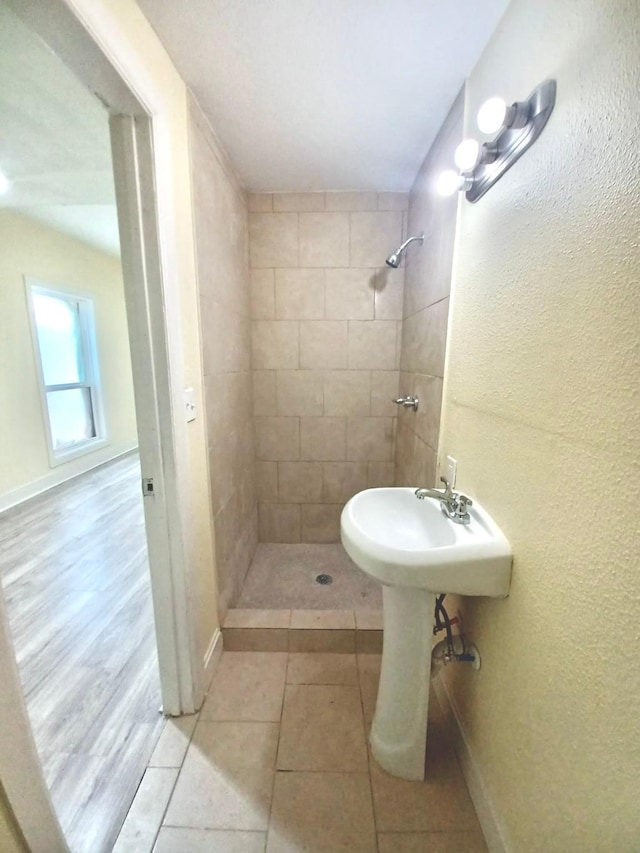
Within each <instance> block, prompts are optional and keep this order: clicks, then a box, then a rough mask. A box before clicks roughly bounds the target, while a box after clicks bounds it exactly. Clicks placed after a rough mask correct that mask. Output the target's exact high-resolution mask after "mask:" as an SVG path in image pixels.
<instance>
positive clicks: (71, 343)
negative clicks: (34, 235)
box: [27, 281, 105, 465]
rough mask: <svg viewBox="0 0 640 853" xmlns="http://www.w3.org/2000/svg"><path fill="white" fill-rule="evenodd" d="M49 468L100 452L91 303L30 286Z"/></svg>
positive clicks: (101, 440)
mask: <svg viewBox="0 0 640 853" xmlns="http://www.w3.org/2000/svg"><path fill="white" fill-rule="evenodd" d="M27 292H28V295H29V304H30V308H31V320H32V328H33V337H34V345H35V350H36V356H37V360H38V364H39V380H40V393H41V397H42V409H43V413H44V418H45V427H46V432H47V439H48V443H49V457H50V462H51V465H57V464H59V463H61V462H66V461H67V460H68V459H70V458H73V457H75V456H80V455H81V454H83V453H89V452H91V451H92V450H96V449H97V448H96V445H98V444H103V443H105V442H104V439H105V436H104V427H103V419H102V403H101V399H100V385H99V379H98V362H97V356H96V344H95V322H94V316H93V302H92V300H91V299H88V298H86V297H84V296H76V295H74V294H72V293H65V292H63V291H60V290H53V289H52V288H49V287H44V286H41V285H39V284H34V283H33V282H30V281H28V282H27Z"/></svg>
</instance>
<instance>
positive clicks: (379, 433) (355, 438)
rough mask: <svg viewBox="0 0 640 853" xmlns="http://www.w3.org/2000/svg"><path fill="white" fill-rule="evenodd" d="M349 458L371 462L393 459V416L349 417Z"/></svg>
mask: <svg viewBox="0 0 640 853" xmlns="http://www.w3.org/2000/svg"><path fill="white" fill-rule="evenodd" d="M347 459H349V460H353V461H358V460H366V461H369V462H391V461H393V420H392V418H349V420H348V426H347Z"/></svg>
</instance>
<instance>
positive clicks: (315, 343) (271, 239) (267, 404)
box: [191, 95, 463, 618]
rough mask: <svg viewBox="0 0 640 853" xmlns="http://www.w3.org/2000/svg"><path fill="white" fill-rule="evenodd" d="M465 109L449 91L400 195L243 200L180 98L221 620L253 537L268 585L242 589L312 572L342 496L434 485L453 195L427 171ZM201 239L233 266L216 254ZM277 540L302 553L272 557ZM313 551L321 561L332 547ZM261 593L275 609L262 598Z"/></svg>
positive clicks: (333, 535)
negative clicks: (396, 261)
mask: <svg viewBox="0 0 640 853" xmlns="http://www.w3.org/2000/svg"><path fill="white" fill-rule="evenodd" d="M462 106H463V100H462V95H461V96H460V97H459V98H458V100H457V101H456V103H455V104H454V106H453V108H452V110H451V113H450V115H449V117H448V118H447V120H446V121H445V123H444V125H443V128H442V130H441V132H440V134H439V136H438V137H437V139H436V140H435V142H434V144H433V146H432V148H431V150H430V152H429V154H428V155H427V157H426V159H425V161H424V164H423V166H422V169H421V171H420V173H419V175H418V177H417V178H416V182H415V184H414V187H413V189H412V192H411V193H410V194H409V193H394V192H357V193H356V192H308V193H306V192H305V193H284V192H283V193H278V192H272V193H259V194H249V195H248V196H247V195H246V194H245V193H244V192H243V190H242V188H241V186H240V183H239V182H238V180H237V178H236V176H235V174H234V172H233V168H232V167H231V165H230V164H229V162H228V161H227V159H226V157H225V156H224V154H223V153H222V152H221V151H220V148H219V146H218V144H217V141H216V138H215V135H214V134H213V133H212V132H211V130H210V129H209V127H208V125H207V123H206V120H205V119H204V117H203V115H202V113H201V112H200V110H199V107H198V106H197V104H196V103H195V102H193V103H192V105H191V135H192V152H193V153H192V156H193V168H194V187H195V190H194V191H195V193H196V202H197V203H196V239H197V247H198V279H199V287H200V311H201V322H202V328H203V340H204V345H203V370H204V375H205V383H206V407H207V424H208V439H209V475H210V480H211V487H212V501H213V506H212V512H213V516H214V527H215V538H216V562H217V567H218V586H219V600H220V610H221V616H222V617H223V618H224V614H225V613H226V611H227V609H228V608H229V607H235V606H238V601H239V600H240V599H241V596H242V591H243V586H244V584H245V579H246V578H247V572H248V571H249V567H250V565H251V563H252V560H253V558H254V555H255V552H256V547H257V546H258V543H262V545H267V544H268V545H269V547H270V548H271V550H270V551H266V550H264V548H262V545H259V546H258V547H259V548H262V550H260V551H259V552H258V555H257V557H256V561H255V567H256V570H260V571H262V570H263V569H264V571H265V572H267V574H265V576H264V577H263V578H258V579H256V578H254V577H252V578H251V579H250V580H251V583H252V588H259V587H260V584H263V585H264V587H265V589H266V588H267V587H272V586H273V584H276V585H277V584H278V583H282V584H285V583H291V582H292V580H291V578H292V577H293V575H295V570H296V566H297V565H298V564H300V565H301V566H302V567H304V565H305V564H307V565H308V566H309V567H311V566H313V567H314V571H315V569H316V568H317V566H318V565H320V564H321V563H322V560H323V559H324V556H323V554H322V553H321V552H320V551H318V549H319V548H322V546H324V545H330V544H331V545H334V543H339V541H340V513H341V511H342V508H343V506H344V504H345V502H346V501H347V500H349V498H350V497H352V495H354V494H356V493H357V492H359V491H361V490H362V489H366V488H372V487H376V486H392V485H417V484H420V485H427V486H429V485H433V484H434V483H435V480H436V454H437V447H438V434H439V426H440V406H441V399H442V383H443V375H444V354H445V343H446V330H447V320H448V309H449V293H450V289H451V268H452V258H453V241H454V235H455V217H456V199H455V198H454V199H442V198H437V199H436V198H435V197H434V193H433V176H434V174H437V172H438V170H440V169H441V168H442V163H443V159H444V158H446V157H447V156H448V154H449V152H450V151H451V150H452V147H455V141H456V140H458V139H459V138H460V136H461V133H462ZM422 231H424V232H425V241H424V245H423V246H422V247H420V245H419V244H413V246H412V247H410V249H409V251H408V253H407V255H406V256H405V260H404V261H403V264H402V265H401V266H400V268H398V269H395V270H394V269H391V268H389V267H387V266H386V265H385V258H386V257H387V256H388V255H389V254H390V253H391V252H392V251H394V250H395V249H397V247H398V246H399V245H400V243H401V242H403V240H404V239H406V237H407V236H414V235H417V234H420V233H421V232H422ZM213 233H215V234H218V235H223V237H224V238H225V239H226V240H227V241H228V243H229V244H231V245H232V246H233V247H234V252H233V253H232V254H231V255H229V253H225V254H224V256H222V255H220V253H219V252H216V246H219V245H220V242H219V240H212V239H211V235H212V234H213ZM409 393H413V394H416V395H417V396H418V397H419V398H420V407H419V409H418V412H417V413H414V412H412V411H410V410H400V411H399V410H398V407H397V406H396V405H395V404H394V402H393V400H394V399H395V398H396V397H397V396H398V395H399V394H409ZM276 544H279V545H281V546H282V547H284V548H287V547H290V546H292V545H298V546H299V547H300V546H303V545H308V546H309V549H311V550H309V549H307V550H301V551H300V553H299V555H298V553H297V552H296V553H295V554H294V553H293V552H284V551H283V552H282V557H281V558H278V555H277V554H276V553H275V552H274V550H273V546H275V545H276ZM312 546H315V548H316V550H315V551H313V548H312ZM324 553H325V555H326V560H327V561H328V565H329V563H331V559H333V558H331V557H330V555H331V554H333V555H334V557H335V547H334V549H333V550H331V549H327V550H326V552H324ZM334 562H335V560H334ZM266 566H268V567H269V568H268V570H267V569H266V568H264V567H266ZM278 566H280V569H281V571H280V570H279V569H278ZM274 567H275V568H274ZM285 567H288V568H287V571H285ZM335 568H336V571H338V565H337V564H336V566H335ZM289 569H291V571H288V570H289ZM292 573H293V574H292ZM289 592H290V597H293V598H294V599H295V598H296V596H297V592H296V591H295V590H289ZM265 595H266V592H265ZM282 597H283V599H284V598H285V596H284V594H283V596H282ZM334 597H335V591H334ZM246 598H247V595H245V599H246ZM250 598H251V600H253V597H252V596H250ZM268 599H269V601H270V602H271V603H270V604H268V605H265V606H267V607H273V606H274V602H277V600H278V595H277V593H275V594H274V590H273V589H272V588H271V589H270V591H269V595H268ZM369 600H373V599H371V597H370V596H369ZM252 606H258V605H252ZM310 606H311V605H310ZM314 606H316V607H317V606H322V605H318V604H317V603H316V604H315V605H314ZM353 606H354V605H353V603H346V604H345V607H346V608H347V609H349V608H351V607H353Z"/></svg>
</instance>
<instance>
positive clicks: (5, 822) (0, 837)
mask: <svg viewBox="0 0 640 853" xmlns="http://www.w3.org/2000/svg"><path fill="white" fill-rule="evenodd" d="M26 849H27V847H26V845H25V843H24V839H23V838H22V836H21V833H20V830H19V829H18V827H17V825H16V821H15V818H14V815H13V812H12V811H11V806H10V805H9V803H8V802H7V798H6V795H5V793H4V790H3V789H2V787H1V786H0V850H2V853H23V851H25V850H26Z"/></svg>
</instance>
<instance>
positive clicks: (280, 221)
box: [249, 213, 298, 268]
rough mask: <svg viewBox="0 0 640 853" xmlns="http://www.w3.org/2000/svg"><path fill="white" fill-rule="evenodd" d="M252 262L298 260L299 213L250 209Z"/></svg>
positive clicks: (271, 263) (277, 264) (254, 264)
mask: <svg viewBox="0 0 640 853" xmlns="http://www.w3.org/2000/svg"><path fill="white" fill-rule="evenodd" d="M249 262H250V264H251V266H252V267H254V268H255V267H287V266H296V265H297V263H298V214H297V213H250V214H249Z"/></svg>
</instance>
